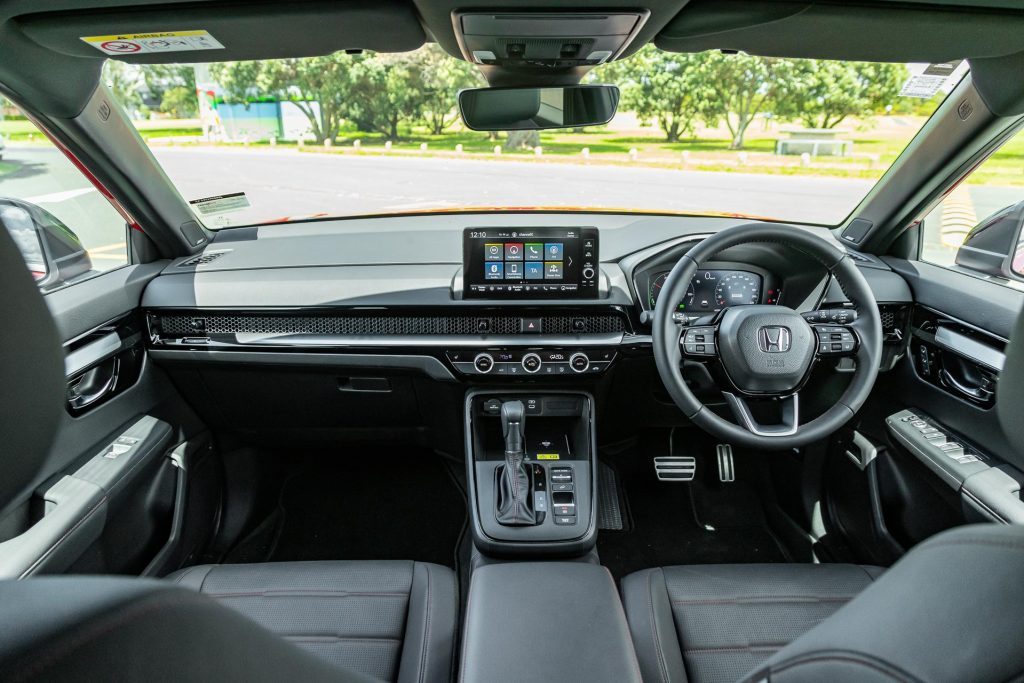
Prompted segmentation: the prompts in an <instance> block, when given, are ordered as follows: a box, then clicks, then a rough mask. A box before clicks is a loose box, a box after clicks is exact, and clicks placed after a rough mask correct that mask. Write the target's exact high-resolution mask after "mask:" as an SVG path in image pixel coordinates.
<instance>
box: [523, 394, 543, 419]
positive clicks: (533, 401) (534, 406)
mask: <svg viewBox="0 0 1024 683" xmlns="http://www.w3.org/2000/svg"><path fill="white" fill-rule="evenodd" d="M523 404H524V405H525V406H526V414H527V415H540V413H541V407H540V399H539V398H524V399H523Z"/></svg>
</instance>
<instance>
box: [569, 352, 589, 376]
mask: <svg viewBox="0 0 1024 683" xmlns="http://www.w3.org/2000/svg"><path fill="white" fill-rule="evenodd" d="M569 366H570V367H571V368H572V369H573V372H586V371H587V368H589V367H590V358H588V357H587V354H585V353H583V352H579V353H574V354H572V357H571V358H570V359H569Z"/></svg>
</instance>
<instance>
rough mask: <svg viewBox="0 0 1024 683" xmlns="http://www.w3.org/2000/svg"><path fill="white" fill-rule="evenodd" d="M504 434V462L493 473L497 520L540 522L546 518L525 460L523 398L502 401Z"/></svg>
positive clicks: (515, 523) (524, 523)
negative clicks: (535, 504)
mask: <svg viewBox="0 0 1024 683" xmlns="http://www.w3.org/2000/svg"><path fill="white" fill-rule="evenodd" d="M501 433H502V434H503V435H504V436H505V464H504V465H500V466H499V467H498V468H497V469H496V470H495V472H494V475H495V477H496V478H497V482H496V486H495V488H496V490H497V496H496V498H495V504H496V510H495V514H496V516H497V518H498V523H499V524H503V525H505V526H534V525H537V524H540V523H541V522H542V521H543V517H541V516H540V515H538V513H537V512H536V511H535V510H534V508H533V477H532V470H531V468H530V467H529V466H528V465H526V464H525V462H524V460H525V459H526V447H525V440H524V437H525V435H526V408H525V406H523V402H522V401H505V402H504V403H502V404H501ZM541 514H543V513H541Z"/></svg>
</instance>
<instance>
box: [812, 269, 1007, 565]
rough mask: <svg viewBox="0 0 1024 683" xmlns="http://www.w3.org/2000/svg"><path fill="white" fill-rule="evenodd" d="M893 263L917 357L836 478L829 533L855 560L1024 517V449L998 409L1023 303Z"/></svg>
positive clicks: (890, 386) (900, 369) (882, 383)
mask: <svg viewBox="0 0 1024 683" xmlns="http://www.w3.org/2000/svg"><path fill="white" fill-rule="evenodd" d="M886 261H887V262H888V263H889V264H890V265H891V266H892V267H893V268H894V269H895V270H896V271H897V272H899V273H900V274H901V275H902V276H903V277H904V278H905V279H906V280H907V283H908V285H909V286H910V288H911V291H912V292H913V295H914V301H915V304H914V308H913V311H912V312H911V315H910V321H909V325H908V328H907V330H906V344H907V346H906V353H905V354H904V356H903V357H902V358H901V359H900V361H899V362H898V363H897V365H896V367H895V368H894V369H893V370H892V371H891V372H888V373H882V374H880V375H879V380H878V384H877V385H876V387H875V389H874V391H873V392H872V395H871V397H870V399H869V401H868V403H867V404H866V405H865V406H864V408H863V409H862V410H861V411H860V413H859V415H858V416H857V419H856V421H855V422H854V423H853V424H852V425H851V428H848V429H846V430H844V431H843V433H841V434H839V435H837V438H836V441H835V443H834V444H833V445H832V449H831V457H830V458H829V464H828V466H827V467H826V473H825V496H826V501H827V506H826V509H827V515H828V522H829V524H831V525H832V528H835V529H839V530H840V531H841V532H842V533H841V534H840V535H841V536H842V537H844V538H845V539H847V540H848V541H849V542H850V543H851V544H852V545H853V546H854V548H855V551H856V552H855V555H856V556H858V557H861V558H866V559H871V560H872V561H878V562H881V563H888V562H892V561H894V560H895V559H897V558H898V557H899V555H901V554H902V553H903V552H905V551H906V550H907V549H909V548H910V547H912V546H913V545H915V544H916V543H919V542H921V541H923V540H924V539H926V538H928V537H929V536H931V535H934V534H935V533H937V532H939V531H942V530H943V529H946V528H950V527H952V526H957V525H960V524H965V523H969V522H979V521H989V522H993V521H994V522H1004V523H1008V522H1011V521H1014V520H1017V519H1022V518H1024V502H1022V500H1021V482H1022V481H1024V474H1022V472H1024V440H1022V439H1021V437H1020V436H1019V435H1013V434H1009V433H1007V432H1006V431H1005V429H1004V427H1003V425H1002V424H1001V423H1000V421H999V419H998V416H997V414H996V410H995V408H994V405H995V400H997V397H998V374H999V368H1000V367H1001V359H1002V355H1003V350H1004V349H1005V346H1006V342H1007V337H1008V335H1009V333H1010V330H1011V329H1012V327H1013V325H1014V322H1015V320H1016V318H1017V316H1018V315H1019V313H1020V310H1021V306H1022V305H1024V293H1022V292H1020V291H1018V290H1015V289H1012V288H1010V287H1007V286H1004V285H1001V284H998V283H996V282H993V281H986V280H984V279H981V278H978V277H975V276H972V275H968V274H965V273H959V272H955V271H953V270H950V269H947V268H942V267H939V266H933V265H930V264H927V263H923V262H917V261H914V262H910V261H903V260H899V259H886ZM955 444H960V445H961V446H962V448H961V447H958V446H956V445H955ZM844 456H845V457H844ZM853 463H856V466H854V464H853Z"/></svg>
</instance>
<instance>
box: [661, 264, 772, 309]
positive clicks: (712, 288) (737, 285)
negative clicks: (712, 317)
mask: <svg viewBox="0 0 1024 683" xmlns="http://www.w3.org/2000/svg"><path fill="white" fill-rule="evenodd" d="M669 272H670V271H663V272H655V273H652V274H651V276H650V278H649V281H648V286H647V301H646V302H645V303H646V304H647V306H648V308H649V310H652V311H653V310H654V307H655V306H656V305H657V303H658V297H659V296H660V294H661V290H662V289H663V288H664V286H665V282H666V281H667V280H668V276H669ZM779 294H780V291H779V289H778V288H774V287H773V288H768V289H766V288H765V279H764V277H763V276H762V275H760V274H758V273H753V272H749V271H745V270H718V269H710V270H709V269H701V270H698V271H697V272H696V273H695V274H694V276H693V279H692V280H691V281H690V285H689V287H687V289H686V294H685V295H684V297H683V299H682V301H680V302H679V309H678V310H679V311H680V312H685V313H714V312H716V311H720V310H722V309H723V308H728V307H729V306H739V305H743V304H777V303H778V302H779Z"/></svg>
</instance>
